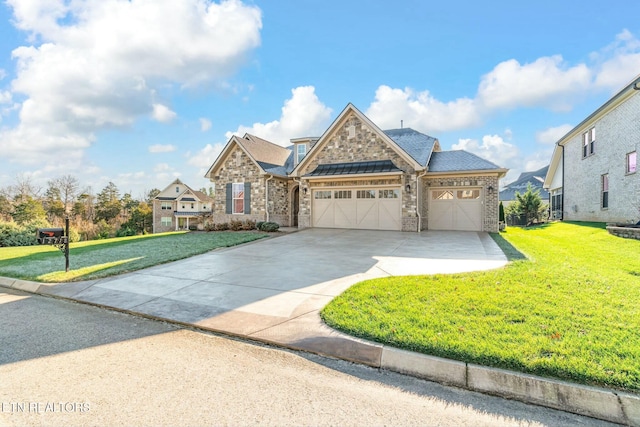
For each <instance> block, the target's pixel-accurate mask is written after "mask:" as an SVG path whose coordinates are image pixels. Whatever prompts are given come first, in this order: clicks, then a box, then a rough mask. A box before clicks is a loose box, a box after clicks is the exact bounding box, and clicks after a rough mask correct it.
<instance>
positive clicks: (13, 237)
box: [0, 220, 51, 246]
mask: <svg viewBox="0 0 640 427" xmlns="http://www.w3.org/2000/svg"><path fill="white" fill-rule="evenodd" d="M50 226H51V225H50V224H49V223H48V222H46V221H44V220H36V221H31V222H29V223H27V224H24V225H18V224H16V223H15V222H0V246H33V245H37V244H38V241H37V240H36V230H37V229H38V228H47V227H50Z"/></svg>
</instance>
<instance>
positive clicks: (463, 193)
mask: <svg viewBox="0 0 640 427" xmlns="http://www.w3.org/2000/svg"><path fill="white" fill-rule="evenodd" d="M457 197H458V199H460V200H476V199H479V198H480V190H458V194H457Z"/></svg>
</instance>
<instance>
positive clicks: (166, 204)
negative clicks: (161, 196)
mask: <svg viewBox="0 0 640 427" xmlns="http://www.w3.org/2000/svg"><path fill="white" fill-rule="evenodd" d="M172 205H173V203H171V202H162V204H161V205H160V209H162V210H163V211H170V210H171V209H173V206H172Z"/></svg>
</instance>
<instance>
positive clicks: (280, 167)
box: [204, 133, 293, 178]
mask: <svg viewBox="0 0 640 427" xmlns="http://www.w3.org/2000/svg"><path fill="white" fill-rule="evenodd" d="M234 145H238V146H239V147H240V148H241V149H242V150H243V151H244V152H245V153H246V155H247V156H248V157H249V159H251V161H253V162H254V163H255V164H256V166H258V168H259V169H260V171H261V172H262V173H268V174H274V175H281V176H287V173H288V172H289V171H290V170H291V169H293V168H292V167H291V168H290V169H289V170H287V165H289V164H293V160H292V159H293V151H292V150H291V149H289V148H285V147H282V146H280V145H277V144H274V143H273V142H269V141H267V140H265V139H262V138H259V137H257V136H255V135H251V134H248V133H247V134H245V135H244V136H243V137H242V138H240V137H239V136H237V135H233V136H232V137H231V139H229V142H227V145H225V147H224V148H223V149H222V152H221V153H220V154H219V155H218V158H216V160H215V161H214V162H213V164H212V165H211V167H210V168H209V170H208V171H207V173H206V174H205V175H204V176H205V177H206V178H208V177H210V176H211V173H212V172H213V171H214V170H215V168H216V166H217V165H218V162H219V161H220V160H222V159H223V158H224V157H225V156H226V155H227V153H228V152H229V151H230V150H231V147H233V146H234Z"/></svg>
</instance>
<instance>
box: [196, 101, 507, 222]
mask: <svg viewBox="0 0 640 427" xmlns="http://www.w3.org/2000/svg"><path fill="white" fill-rule="evenodd" d="M291 143H292V144H293V145H292V146H291V147H289V148H284V147H281V146H279V145H276V144H273V143H271V142H268V141H265V140H263V139H260V138H257V137H255V136H253V135H249V134H247V135H245V136H244V137H238V136H233V137H232V138H231V139H230V140H229V142H228V143H227V145H226V146H225V147H224V149H223V150H222V152H221V154H220V155H219V156H218V158H217V159H216V160H215V162H214V163H213V165H212V166H211V168H210V169H209V170H208V171H207V173H206V175H205V177H207V178H209V179H210V180H211V181H212V182H214V183H215V186H216V189H218V190H219V191H217V192H216V195H215V204H214V211H213V220H214V222H228V221H230V220H232V219H239V220H242V219H252V220H260V221H275V222H278V223H279V224H280V225H282V226H293V227H299V228H305V227H326V228H359V229H372V230H403V231H419V230H425V229H432V230H474V231H494V232H495V231H498V182H499V180H500V178H502V177H503V176H504V175H505V174H506V172H507V170H506V169H503V168H501V167H499V166H496V165H495V164H493V163H491V162H489V161H487V160H484V159H482V158H480V157H478V156H476V155H474V154H471V153H468V152H466V151H441V150H440V143H439V142H438V140H437V139H435V138H433V137H430V136H428V135H424V134H422V133H420V132H417V131H415V130H413V129H408V128H405V129H394V130H387V131H382V130H380V129H379V128H378V127H377V126H376V125H375V124H374V123H372V122H371V120H369V119H368V118H367V117H366V116H365V115H364V114H362V113H361V112H360V111H359V110H358V109H357V108H355V107H354V106H353V105H352V104H348V105H347V106H346V108H345V109H344V110H343V111H342V112H341V113H340V115H339V116H338V117H337V118H336V120H335V121H334V122H333V123H332V124H331V126H330V127H329V128H328V129H327V130H326V131H325V132H324V134H323V135H322V136H321V137H320V138H297V139H292V140H291Z"/></svg>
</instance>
